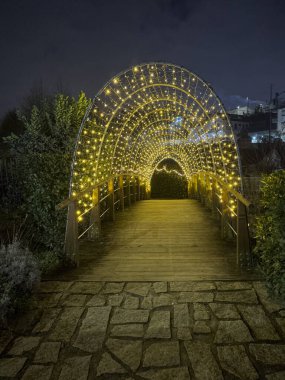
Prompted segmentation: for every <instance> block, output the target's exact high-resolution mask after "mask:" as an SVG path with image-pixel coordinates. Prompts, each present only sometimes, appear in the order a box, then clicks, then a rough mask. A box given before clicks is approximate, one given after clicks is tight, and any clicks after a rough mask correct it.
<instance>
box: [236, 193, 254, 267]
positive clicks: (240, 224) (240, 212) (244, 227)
mask: <svg viewBox="0 0 285 380" xmlns="http://www.w3.org/2000/svg"><path fill="white" fill-rule="evenodd" d="M249 255H250V246H249V230H248V224H247V210H246V206H245V205H244V204H243V203H242V202H241V201H240V200H239V199H238V200H237V264H238V265H239V266H242V267H250V266H251V265H252V263H251V260H250V257H249Z"/></svg>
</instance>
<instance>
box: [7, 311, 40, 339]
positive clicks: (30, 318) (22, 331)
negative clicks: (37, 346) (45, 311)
mask: <svg viewBox="0 0 285 380" xmlns="http://www.w3.org/2000/svg"><path fill="white" fill-rule="evenodd" d="M41 314H42V309H40V308H38V307H36V305H34V307H32V308H31V309H30V310H28V311H25V312H24V313H20V314H18V315H17V318H16V320H15V322H16V325H15V328H14V326H13V330H14V331H15V332H17V334H19V335H28V334H30V331H31V330H32V329H33V327H34V326H35V325H36V324H37V323H38V322H39V320H40V318H41Z"/></svg>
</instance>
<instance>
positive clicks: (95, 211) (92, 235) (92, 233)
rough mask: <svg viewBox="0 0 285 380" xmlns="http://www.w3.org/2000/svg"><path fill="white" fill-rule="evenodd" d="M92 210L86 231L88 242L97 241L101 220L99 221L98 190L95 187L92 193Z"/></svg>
mask: <svg viewBox="0 0 285 380" xmlns="http://www.w3.org/2000/svg"><path fill="white" fill-rule="evenodd" d="M92 204H93V208H92V210H91V211H90V226H92V227H91V228H90V229H89V231H88V239H89V240H97V239H99V237H100V234H101V219H100V188H99V187H96V188H95V189H94V190H93V191H92Z"/></svg>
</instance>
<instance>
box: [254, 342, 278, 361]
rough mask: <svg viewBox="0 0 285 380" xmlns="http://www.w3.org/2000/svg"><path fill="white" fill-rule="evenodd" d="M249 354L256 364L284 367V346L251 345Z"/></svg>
mask: <svg viewBox="0 0 285 380" xmlns="http://www.w3.org/2000/svg"><path fill="white" fill-rule="evenodd" d="M249 352H250V353H251V355H252V356H253V357H254V358H255V360H257V361H258V362H262V363H263V364H268V365H278V364H280V365H284V363H285V345H284V344H276V343H274V344H267V343H263V344H262V343H252V344H250V345H249Z"/></svg>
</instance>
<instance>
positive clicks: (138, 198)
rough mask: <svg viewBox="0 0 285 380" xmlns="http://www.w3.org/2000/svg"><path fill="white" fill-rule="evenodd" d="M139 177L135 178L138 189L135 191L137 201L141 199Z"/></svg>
mask: <svg viewBox="0 0 285 380" xmlns="http://www.w3.org/2000/svg"><path fill="white" fill-rule="evenodd" d="M140 186H141V185H140V179H139V177H138V178H137V189H138V192H137V201H140V200H141V187H140Z"/></svg>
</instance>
